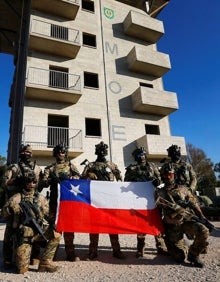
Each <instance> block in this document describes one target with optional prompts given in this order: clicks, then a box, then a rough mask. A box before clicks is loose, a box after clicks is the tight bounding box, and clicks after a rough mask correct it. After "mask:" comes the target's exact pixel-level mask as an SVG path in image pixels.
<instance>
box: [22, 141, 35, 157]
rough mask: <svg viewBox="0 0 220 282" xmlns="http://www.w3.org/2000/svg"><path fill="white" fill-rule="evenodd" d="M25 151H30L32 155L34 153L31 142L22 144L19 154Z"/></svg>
mask: <svg viewBox="0 0 220 282" xmlns="http://www.w3.org/2000/svg"><path fill="white" fill-rule="evenodd" d="M24 152H29V153H30V154H31V155H32V154H33V153H32V148H31V146H30V145H29V144H27V145H24V144H21V145H20V148H19V154H22V153H24Z"/></svg>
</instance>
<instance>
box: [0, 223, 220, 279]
mask: <svg viewBox="0 0 220 282" xmlns="http://www.w3.org/2000/svg"><path fill="white" fill-rule="evenodd" d="M212 223H213V224H214V225H215V226H216V227H218V228H219V229H220V222H219V221H216V222H212ZM4 229H5V224H4V223H0V248H2V240H3V234H4ZM88 243H89V235H88V234H75V245H76V250H77V254H78V255H79V256H80V259H81V261H79V262H67V261H65V251H64V245H63V240H62V241H61V244H60V248H59V250H58V255H57V261H56V263H57V264H58V265H59V266H61V268H60V270H59V271H58V272H56V273H52V274H51V273H38V272H37V267H36V266H30V269H29V271H28V272H27V273H25V274H24V275H23V274H15V273H14V270H13V269H12V270H10V271H8V270H7V271H6V270H4V269H3V267H2V256H0V265H1V266H0V281H7V282H9V281H16V282H20V281H33V282H34V281H36V282H38V281H41V282H42V281H46V282H58V281H65V282H72V281H74V282H75V281H77V282H78V281H89V282H90V281H94V282H98V281H100V282H101V281H105V282H106V281H121V282H122V281H123V282H124V281H126V282H130V281H132V282H133V281H135V282H136V281H147V282H148V281H149V282H150V281H154V282H160V281H161V282H162V281H163V282H170V281H172V282H177V281H178V282H179V281H187V282H190V281H192V282H194V281H196V282H219V281H220V231H217V230H214V231H213V232H212V233H211V235H210V237H209V249H208V254H204V255H201V259H202V260H203V261H204V263H205V266H204V268H202V269H200V268H194V267H192V266H191V265H190V263H189V262H187V261H186V262H185V263H184V264H182V265H181V264H177V263H175V262H173V260H172V259H171V258H170V257H167V256H158V255H157V254H156V249H155V242H154V237H153V236H151V235H147V237H146V251H145V256H144V258H143V259H136V257H135V252H136V235H120V243H121V247H122V251H123V252H124V253H125V255H126V259H125V260H118V259H116V258H114V257H113V256H112V251H111V248H110V241H109V237H108V235H106V234H101V235H100V242H99V256H98V259H97V260H96V261H86V256H87V253H88ZM186 243H187V244H190V241H188V240H186Z"/></svg>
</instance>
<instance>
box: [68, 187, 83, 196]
mask: <svg viewBox="0 0 220 282" xmlns="http://www.w3.org/2000/svg"><path fill="white" fill-rule="evenodd" d="M70 186H71V190H70V192H71V193H73V194H74V195H75V196H77V195H78V194H83V192H82V191H80V190H79V187H80V185H78V186H73V185H72V184H70Z"/></svg>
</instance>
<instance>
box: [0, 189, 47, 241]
mask: <svg viewBox="0 0 220 282" xmlns="http://www.w3.org/2000/svg"><path fill="white" fill-rule="evenodd" d="M22 201H24V202H27V201H29V202H31V203H32V204H34V206H35V208H36V209H37V211H38V213H37V215H36V213H34V212H33V210H32V212H31V213H32V215H33V218H34V219H35V220H36V221H38V222H42V221H43V219H44V217H45V216H48V214H49V204H48V201H47V199H46V198H45V197H44V196H43V195H41V194H39V193H36V192H35V191H34V190H33V191H31V192H27V191H25V190H23V191H22V193H17V194H15V195H14V196H12V197H11V198H10V199H9V200H8V201H7V202H6V204H5V205H4V207H3V208H2V216H3V217H4V218H5V219H7V220H8V221H9V220H10V222H11V227H12V228H13V229H14V230H22V233H23V236H24V237H33V236H35V235H37V232H36V230H35V229H34V228H33V227H32V226H30V225H25V224H24V212H23V211H22V208H21V207H20V203H21V202H22Z"/></svg>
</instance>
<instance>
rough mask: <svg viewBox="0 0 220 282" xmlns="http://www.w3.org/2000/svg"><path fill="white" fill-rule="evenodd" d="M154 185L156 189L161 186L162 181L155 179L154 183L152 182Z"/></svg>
mask: <svg viewBox="0 0 220 282" xmlns="http://www.w3.org/2000/svg"><path fill="white" fill-rule="evenodd" d="M152 184H153V185H154V187H157V186H159V185H160V180H159V179H158V178H155V179H154V180H153V181H152Z"/></svg>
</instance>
